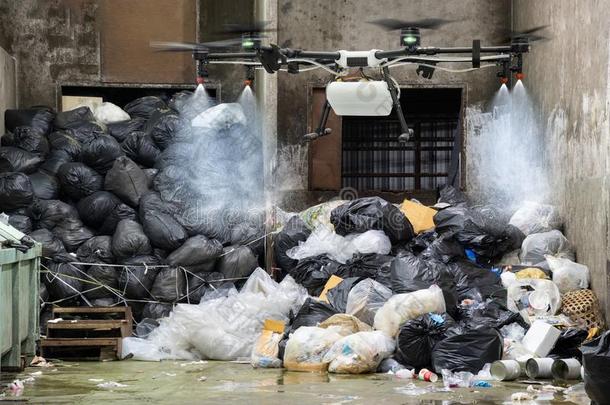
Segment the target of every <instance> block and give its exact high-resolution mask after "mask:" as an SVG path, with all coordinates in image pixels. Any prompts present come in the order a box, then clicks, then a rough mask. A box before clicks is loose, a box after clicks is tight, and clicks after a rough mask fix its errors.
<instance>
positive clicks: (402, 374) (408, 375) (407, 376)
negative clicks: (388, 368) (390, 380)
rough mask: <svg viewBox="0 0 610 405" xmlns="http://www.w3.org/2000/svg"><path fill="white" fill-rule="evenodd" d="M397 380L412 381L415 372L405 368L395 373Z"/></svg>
mask: <svg viewBox="0 0 610 405" xmlns="http://www.w3.org/2000/svg"><path fill="white" fill-rule="evenodd" d="M394 375H395V376H396V378H401V379H404V380H411V379H413V378H415V371H414V370H409V369H406V368H403V369H402V370H398V371H396V372H395V373H394Z"/></svg>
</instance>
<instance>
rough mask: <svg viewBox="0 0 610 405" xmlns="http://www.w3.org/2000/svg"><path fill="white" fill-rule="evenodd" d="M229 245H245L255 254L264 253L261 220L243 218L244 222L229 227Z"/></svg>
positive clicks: (263, 230)
mask: <svg viewBox="0 0 610 405" xmlns="http://www.w3.org/2000/svg"><path fill="white" fill-rule="evenodd" d="M229 243H230V244H231V245H247V246H248V247H249V248H250V249H252V251H253V252H254V254H255V255H257V256H260V255H264V254H265V228H264V225H263V222H262V221H260V222H258V221H256V220H255V219H254V218H249V219H247V218H244V222H242V223H240V224H235V225H234V226H233V227H231V240H230V242H229Z"/></svg>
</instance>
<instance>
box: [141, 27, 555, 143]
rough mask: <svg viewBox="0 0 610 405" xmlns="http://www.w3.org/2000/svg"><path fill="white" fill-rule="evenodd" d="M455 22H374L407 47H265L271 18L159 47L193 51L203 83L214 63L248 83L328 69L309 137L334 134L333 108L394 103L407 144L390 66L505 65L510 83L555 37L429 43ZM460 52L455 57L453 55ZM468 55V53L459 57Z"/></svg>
mask: <svg viewBox="0 0 610 405" xmlns="http://www.w3.org/2000/svg"><path fill="white" fill-rule="evenodd" d="M451 22H454V21H449V20H443V19H439V18H427V19H423V20H419V21H401V20H396V19H381V20H375V21H370V23H372V24H375V25H378V26H381V27H382V28H384V29H386V30H388V31H398V32H399V33H400V48H398V49H395V50H388V51H384V50H380V49H371V50H368V51H346V50H339V51H333V52H328V51H307V50H302V49H292V48H280V47H278V46H277V45H275V44H269V45H263V41H264V39H265V38H267V36H265V35H264V34H263V33H264V32H270V31H273V30H272V29H269V28H266V25H267V24H268V23H267V22H257V23H254V24H251V25H238V24H226V25H225V31H224V32H225V33H229V34H235V35H239V37H238V38H235V39H229V40H221V41H215V42H206V43H175V42H153V43H151V46H152V47H153V48H155V49H157V50H159V51H169V52H191V53H192V54H193V59H194V60H195V62H196V65H197V83H198V84H203V83H204V82H205V80H206V79H207V77H208V69H207V68H208V65H210V64H233V65H235V64H238V65H244V66H245V67H246V80H245V84H246V85H251V84H252V82H253V80H254V71H255V69H264V70H265V71H266V72H267V73H271V74H273V73H276V72H279V71H286V72H288V73H289V74H298V73H300V72H305V71H310V70H313V69H323V70H325V71H327V72H328V73H330V74H331V75H332V79H331V80H330V81H329V83H328V84H327V86H326V102H325V103H324V107H323V111H322V114H321V116H320V122H319V124H318V127H317V128H316V130H315V131H314V132H312V133H310V134H306V135H305V139H306V140H313V139H316V138H319V137H321V136H325V135H328V134H330V133H331V129H330V128H327V127H326V122H327V120H328V116H329V113H330V109H331V108H332V109H333V110H334V112H335V113H336V114H337V115H340V116H341V115H362V116H374V115H378V116H382V115H385V116H387V115H389V114H390V113H391V111H392V109H394V110H395V111H396V115H397V116H398V120H399V122H400V128H401V134H400V136H399V137H398V140H399V141H400V142H407V141H408V140H409V139H410V138H411V136H412V134H413V130H412V129H410V128H409V127H408V125H407V121H406V120H405V116H404V113H403V111H402V108H401V105H400V87H399V86H398V83H397V82H396V80H394V78H393V77H392V76H391V75H390V68H393V67H398V66H404V65H417V70H416V73H417V74H418V75H420V76H421V77H423V78H425V79H431V78H432V76H433V74H434V71H435V70H436V69H439V70H445V71H449V72H453V73H459V72H468V71H472V70H476V69H481V68H488V67H497V68H499V72H498V73H497V76H498V77H499V78H500V81H501V82H502V83H503V84H504V83H507V82H508V78H509V76H510V74H511V73H515V77H516V78H517V79H522V78H523V77H524V75H523V54H524V53H526V52H529V50H530V43H531V42H533V41H538V40H543V39H547V38H545V37H542V36H540V35H536V34H535V33H536V32H538V31H540V30H542V29H544V28H546V27H547V26H541V27H535V28H532V29H529V30H526V31H521V32H511V33H510V35H509V36H508V38H507V39H506V40H505V41H503V43H508V45H502V46H481V41H480V40H478V39H475V40H473V41H472V46H470V47H429V46H425V47H424V46H421V30H423V29H436V28H438V27H440V26H442V25H445V24H448V23H451ZM448 55H453V56H448ZM455 55H460V56H455ZM443 63H453V64H455V63H465V64H470V65H471V66H470V67H468V68H465V69H451V68H447V67H443V66H440V64H443ZM365 68H368V69H377V70H378V71H379V72H380V74H381V78H380V79H379V80H375V79H372V78H371V77H369V76H367V75H366V74H365V73H364V69H365ZM354 69H358V70H359V73H360V75H359V77H357V78H356V80H354V77H348V73H349V72H350V70H354Z"/></svg>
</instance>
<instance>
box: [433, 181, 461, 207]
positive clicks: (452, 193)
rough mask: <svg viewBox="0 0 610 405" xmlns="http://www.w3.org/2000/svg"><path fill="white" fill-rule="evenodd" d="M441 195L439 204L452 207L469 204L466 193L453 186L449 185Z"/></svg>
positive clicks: (443, 189) (442, 190)
mask: <svg viewBox="0 0 610 405" xmlns="http://www.w3.org/2000/svg"><path fill="white" fill-rule="evenodd" d="M439 194H440V196H439V199H438V202H439V203H445V204H451V205H466V204H467V203H468V200H467V199H466V196H465V195H464V193H462V192H461V191H460V190H458V189H457V188H455V187H453V186H449V185H447V186H445V187H443V188H442V189H441V191H440V193H439Z"/></svg>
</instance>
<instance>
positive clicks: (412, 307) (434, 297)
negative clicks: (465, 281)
mask: <svg viewBox="0 0 610 405" xmlns="http://www.w3.org/2000/svg"><path fill="white" fill-rule="evenodd" d="M445 311H446V308H445V299H444V298H443V291H442V290H441V289H440V288H439V287H438V286H437V285H432V286H430V288H426V289H424V290H418V291H414V292H411V293H406V294H397V295H394V296H392V297H391V298H390V299H389V300H388V301H387V302H386V303H385V304H384V305H383V306H382V307H381V308H380V309H379V310H378V311H377V313H376V314H375V321H374V325H373V326H374V328H375V329H377V330H380V331H382V332H384V333H386V334H387V335H388V336H391V337H395V336H396V335H397V334H398V330H399V328H400V325H402V324H403V323H404V322H405V321H408V320H410V319H415V318H417V317H418V316H421V315H424V314H427V313H428V312H437V313H444V312H445Z"/></svg>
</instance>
